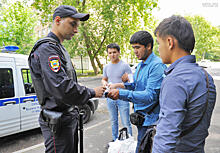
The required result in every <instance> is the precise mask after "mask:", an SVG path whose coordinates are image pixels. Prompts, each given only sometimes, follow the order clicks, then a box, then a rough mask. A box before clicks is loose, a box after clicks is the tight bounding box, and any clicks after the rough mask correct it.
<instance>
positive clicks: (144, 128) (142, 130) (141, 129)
mask: <svg viewBox="0 0 220 153" xmlns="http://www.w3.org/2000/svg"><path fill="white" fill-rule="evenodd" d="M148 128H149V127H148V126H137V129H138V136H137V147H136V153H138V149H139V146H140V143H141V140H142V138H143V136H144V134H145V133H146V131H147V129H148Z"/></svg>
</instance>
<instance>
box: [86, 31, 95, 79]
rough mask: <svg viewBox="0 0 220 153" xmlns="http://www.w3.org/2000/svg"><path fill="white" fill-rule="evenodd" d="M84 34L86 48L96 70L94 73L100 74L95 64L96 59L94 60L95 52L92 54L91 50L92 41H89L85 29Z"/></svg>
mask: <svg viewBox="0 0 220 153" xmlns="http://www.w3.org/2000/svg"><path fill="white" fill-rule="evenodd" d="M84 29H85V27H84ZM83 36H84V38H85V39H84V40H85V43H86V48H87V49H86V51H87V53H88V55H89V59H90V62H91V64H92V68H93V70H94V73H95V74H96V75H97V74H98V70H97V67H96V64H95V61H94V56H93V54H92V52H91V50H90V44H89V42H90V41H89V38H88V37H87V35H86V32H85V31H83Z"/></svg>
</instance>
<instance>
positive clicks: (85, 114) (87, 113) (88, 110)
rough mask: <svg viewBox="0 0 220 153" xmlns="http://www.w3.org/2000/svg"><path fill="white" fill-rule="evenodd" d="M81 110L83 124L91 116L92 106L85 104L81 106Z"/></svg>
mask: <svg viewBox="0 0 220 153" xmlns="http://www.w3.org/2000/svg"><path fill="white" fill-rule="evenodd" d="M79 112H80V113H83V124H85V123H87V122H88V121H89V119H90V117H91V113H92V112H91V108H90V107H89V105H88V104H85V105H83V106H81V107H80V108H79Z"/></svg>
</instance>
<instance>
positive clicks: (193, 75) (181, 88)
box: [152, 16, 216, 153]
mask: <svg viewBox="0 0 220 153" xmlns="http://www.w3.org/2000/svg"><path fill="white" fill-rule="evenodd" d="M155 35H156V36H157V42H158V44H159V53H160V57H161V58H162V61H163V63H165V64H171V65H170V66H169V67H168V68H167V69H166V71H165V74H166V77H165V79H164V80H163V83H162V85H161V90H160V107H161V108H160V114H159V120H158V124H157V132H156V135H155V137H154V143H153V149H152V152H153V153H204V145H205V139H206V137H207V136H208V128H209V126H210V121H211V115H212V112H213V109H214V106H215V101H216V89H215V85H214V82H213V79H212V77H211V76H210V75H209V74H208V73H205V71H204V70H203V68H201V67H200V66H198V64H196V58H195V56H194V55H191V53H192V51H193V49H194V45H195V38H194V34H193V29H192V27H191V24H190V23H189V22H188V21H187V20H186V19H185V18H183V17H180V16H171V17H169V18H166V19H164V20H163V21H162V22H161V23H160V24H159V26H158V27H157V28H156V30H155ZM206 75H207V76H206ZM206 81H208V82H206ZM207 86H208V87H207Z"/></svg>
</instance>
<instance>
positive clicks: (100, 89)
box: [94, 86, 106, 97]
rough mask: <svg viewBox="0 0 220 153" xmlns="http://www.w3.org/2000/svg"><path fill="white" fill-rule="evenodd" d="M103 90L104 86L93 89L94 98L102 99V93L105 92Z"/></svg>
mask: <svg viewBox="0 0 220 153" xmlns="http://www.w3.org/2000/svg"><path fill="white" fill-rule="evenodd" d="M105 89H106V87H104V86H100V87H96V88H94V90H95V97H102V95H103V93H104V92H105Z"/></svg>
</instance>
